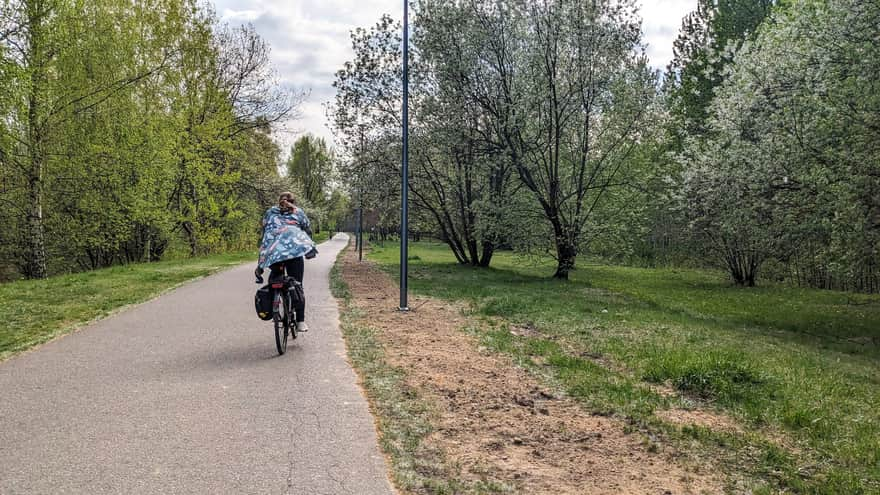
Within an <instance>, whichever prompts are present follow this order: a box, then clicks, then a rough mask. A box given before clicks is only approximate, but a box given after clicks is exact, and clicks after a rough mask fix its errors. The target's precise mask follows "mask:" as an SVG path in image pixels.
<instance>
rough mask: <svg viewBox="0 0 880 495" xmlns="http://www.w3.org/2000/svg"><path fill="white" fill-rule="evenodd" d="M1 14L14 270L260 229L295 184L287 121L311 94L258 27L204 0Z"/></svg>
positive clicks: (17, 0)
mask: <svg viewBox="0 0 880 495" xmlns="http://www.w3.org/2000/svg"><path fill="white" fill-rule="evenodd" d="M0 13H2V16H0V80H2V83H3V87H4V90H5V91H3V92H2V94H0V115H2V118H0V204H2V205H3V206H4V207H3V208H2V209H0V222H2V223H3V225H4V229H3V233H2V241H3V246H2V248H0V265H2V268H3V270H4V272H7V273H8V268H9V267H10V266H15V267H17V272H18V273H19V274H22V275H25V276H29V277H43V276H46V275H47V274H50V273H58V272H65V271H70V270H74V269H90V268H97V267H101V266H108V265H111V264H114V263H125V262H130V261H140V260H156V259H159V258H160V257H161V256H162V255H163V253H164V252H165V250H166V248H168V247H169V246H171V247H172V248H175V247H176V246H177V245H178V241H179V240H180V238H181V237H182V238H183V239H185V242H186V243H187V244H188V246H189V249H190V252H191V253H201V252H207V251H209V250H214V249H225V248H228V247H237V246H241V245H243V244H244V241H245V240H246V239H249V238H250V237H252V236H253V235H254V234H253V232H252V228H251V223H249V222H247V221H243V220H244V219H246V218H254V222H253V223H256V219H258V218H259V215H260V214H261V213H262V211H261V210H262V206H263V204H264V201H263V199H262V198H263V197H264V196H265V195H266V189H265V188H272V189H273V190H274V191H277V189H278V182H280V178H279V177H278V175H277V171H276V170H277V164H278V156H277V155H278V148H277V146H276V145H275V144H274V143H273V142H272V139H271V137H270V136H271V131H272V127H273V125H274V124H275V123H278V122H281V121H283V120H284V119H287V118H290V117H291V116H292V115H294V114H295V111H294V110H295V106H296V104H297V102H298V101H299V100H298V95H296V94H294V93H290V92H289V91H286V90H279V89H278V86H277V85H276V81H275V80H274V78H273V75H272V71H271V67H270V66H269V65H268V56H267V54H268V47H267V46H266V45H265V43H263V42H262V41H261V40H260V39H259V37H258V36H257V35H256V33H255V32H254V31H253V28H252V27H247V26H245V27H242V28H235V29H233V28H228V27H224V26H221V25H219V23H217V20H216V16H214V15H213V13H212V12H210V11H209V10H206V9H204V8H203V7H202V6H201V4H200V3H198V2H196V1H195V0H161V1H159V0H155V1H154V0H147V1H132V0H96V1H93V2H73V1H68V0H51V1H50V0H0ZM267 162H271V165H269V166H266V163H267ZM261 188H264V189H262V190H261ZM274 191H273V194H272V195H274ZM273 199H274V198H273ZM261 203H262V204H261ZM247 244H248V245H250V244H252V241H250V240H248V242H247Z"/></svg>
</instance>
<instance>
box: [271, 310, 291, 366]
mask: <svg viewBox="0 0 880 495" xmlns="http://www.w3.org/2000/svg"><path fill="white" fill-rule="evenodd" d="M277 307H278V310H277V311H275V313H274V314H273V315H272V320H273V321H274V323H275V349H277V350H278V354H279V355H281V354H284V353H285V352H286V351H287V332H288V329H289V328H290V306H289V305H288V304H286V301H284V298H282V304H279V305H278V306H277Z"/></svg>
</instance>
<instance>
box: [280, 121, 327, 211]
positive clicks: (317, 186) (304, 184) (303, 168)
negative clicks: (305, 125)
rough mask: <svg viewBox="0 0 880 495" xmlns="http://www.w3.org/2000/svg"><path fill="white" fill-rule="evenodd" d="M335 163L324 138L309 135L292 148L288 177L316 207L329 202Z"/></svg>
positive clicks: (300, 139)
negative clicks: (329, 189)
mask: <svg viewBox="0 0 880 495" xmlns="http://www.w3.org/2000/svg"><path fill="white" fill-rule="evenodd" d="M333 161H334V157H333V154H332V152H331V151H330V150H329V149H328V148H327V143H326V142H325V141H324V138H318V137H315V136H312V135H310V134H307V135H305V136H302V137H301V138H299V139H297V140H296V142H294V143H293V146H292V147H291V148H290V158H288V160H287V176H288V177H289V178H291V179H292V180H293V181H294V183H295V184H297V185H298V186H299V187H298V189H299V190H300V191H301V192H302V194H303V196H304V198H305V199H306V201H308V202H309V203H311V204H312V205H314V206H322V205H324V203H326V202H327V199H328V198H327V194H328V190H327V189H328V187H329V185H330V180H331V179H332V176H333Z"/></svg>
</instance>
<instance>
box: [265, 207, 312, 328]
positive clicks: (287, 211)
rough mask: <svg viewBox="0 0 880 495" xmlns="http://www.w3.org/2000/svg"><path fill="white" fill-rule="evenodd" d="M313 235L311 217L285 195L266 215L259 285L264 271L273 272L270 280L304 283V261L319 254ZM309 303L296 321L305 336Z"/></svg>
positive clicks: (299, 307) (298, 311) (301, 307)
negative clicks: (292, 279)
mask: <svg viewBox="0 0 880 495" xmlns="http://www.w3.org/2000/svg"><path fill="white" fill-rule="evenodd" d="M311 234H312V229H311V225H310V224H309V217H307V216H306V213H305V212H304V211H303V209H302V208H300V207H298V206H296V199H295V198H294V197H293V193H290V192H283V193H281V195H280V196H279V197H278V206H273V207H271V208H269V209H268V210H266V213H265V215H263V239H262V242H261V243H260V260H259V264H258V265H257V269H256V270H254V275H256V277H257V282H258V283H263V277H262V275H263V271H264V270H265V268H266V267H269V269H270V270H271V272H270V274H269V279H270V280H272V279H274V278H276V277H280V276H283V275H284V274H285V272H286V273H287V276H289V277H293V278H294V279H295V280H297V281H298V282H300V283H302V281H303V271H304V269H305V263H304V262H303V258H304V257H305V258H313V257H314V256H315V255H316V254H318V251H317V249H315V242H314V241H313V240H312V238H311V237H310V236H311ZM305 310H306V308H305V301H302V302H299V303H298V304H297V307H296V321H297V323H298V325H299V330H300V331H301V332H306V331H308V326H307V325H306V323H305V321H304V319H305Z"/></svg>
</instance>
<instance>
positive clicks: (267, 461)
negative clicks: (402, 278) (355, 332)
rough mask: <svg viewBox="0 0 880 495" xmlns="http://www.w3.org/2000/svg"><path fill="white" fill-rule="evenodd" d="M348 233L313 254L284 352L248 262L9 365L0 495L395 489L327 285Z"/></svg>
mask: <svg viewBox="0 0 880 495" xmlns="http://www.w3.org/2000/svg"><path fill="white" fill-rule="evenodd" d="M346 242H347V238H346V237H345V236H344V235H342V234H340V235H337V236H336V237H335V238H334V239H333V240H331V241H328V242H325V243H324V244H322V245H321V246H319V249H320V255H319V256H318V257H317V258H315V259H313V260H308V261H306V269H305V281H304V286H305V290H306V297H307V302H308V306H307V311H306V320H307V322H308V323H309V325H310V328H311V330H310V331H309V332H308V333H306V334H303V335H301V336H300V337H299V338H297V339H296V340H293V341H290V343H289V345H288V348H287V353H286V354H285V355H283V356H278V355H277V352H276V351H275V343H274V337H273V329H272V323H271V322H263V321H260V320H258V319H257V317H256V315H255V314H254V309H253V293H254V291H255V290H256V288H257V286H256V285H255V284H254V283H253V268H254V264H253V263H251V264H247V265H243V266H240V267H237V268H234V269H231V270H228V271H224V272H222V273H219V274H216V275H213V276H211V277H207V278H204V279H201V280H198V281H196V282H193V283H190V284H187V285H185V286H183V287H180V288H178V289H176V290H174V291H172V292H170V293H168V294H165V295H163V296H161V297H159V298H157V299H154V300H152V301H150V302H147V303H144V304H141V305H139V306H136V307H133V308H130V309H128V310H126V311H123V312H121V313H119V314H117V315H115V316H112V317H110V318H107V319H105V320H102V321H100V322H97V323H95V324H93V325H90V326H88V327H86V328H84V329H82V330H80V331H78V332H76V333H74V334H72V335H68V336H66V337H64V338H61V339H58V340H56V341H54V342H51V343H49V344H46V345H44V346H42V347H40V348H38V349H36V350H34V351H32V352H28V353H25V354H22V355H19V356H17V357H14V358H12V359H10V360H7V361H6V362H3V363H0V493H2V494H13V493H47V494H56V493H89V494H95V493H150V494H154V493H155V494H160V493H169V494H182V493H199V494H207V493H223V494H225V493H290V494H333V495H335V494H358V495H360V494H364V495H367V494H389V493H393V491H392V488H391V485H390V483H389V481H388V476H387V469H386V466H385V461H384V459H383V457H382V455H381V454H380V452H379V449H378V447H377V439H376V432H375V427H374V422H373V418H372V416H371V415H370V413H369V410H368V407H367V403H366V401H365V399H364V397H363V394H362V392H361V390H360V389H359V387H358V386H357V377H356V375H355V373H354V372H353V371H352V369H351V367H350V366H349V365H348V363H347V362H346V358H345V347H344V344H343V341H342V336H341V334H340V331H339V313H338V308H337V305H336V302H335V300H334V299H333V298H332V297H331V295H330V291H329V271H330V268H331V267H332V265H333V262H334V260H335V258H336V254H337V253H338V252H339V250H340V249H341V248H342V247H343V246H344V245H345V244H346Z"/></svg>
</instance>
